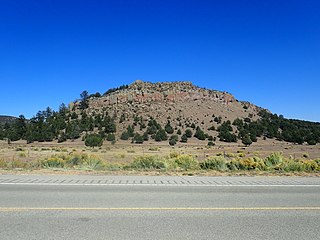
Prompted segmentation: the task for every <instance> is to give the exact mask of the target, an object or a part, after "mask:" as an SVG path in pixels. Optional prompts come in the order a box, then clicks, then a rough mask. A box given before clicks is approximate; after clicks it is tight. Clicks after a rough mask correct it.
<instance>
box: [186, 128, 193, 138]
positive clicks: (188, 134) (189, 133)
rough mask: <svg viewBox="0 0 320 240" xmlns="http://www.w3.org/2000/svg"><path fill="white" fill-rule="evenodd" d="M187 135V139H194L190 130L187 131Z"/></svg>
mask: <svg viewBox="0 0 320 240" xmlns="http://www.w3.org/2000/svg"><path fill="white" fill-rule="evenodd" d="M185 135H186V136H187V138H191V137H192V131H191V130H190V129H187V130H186V132H185Z"/></svg>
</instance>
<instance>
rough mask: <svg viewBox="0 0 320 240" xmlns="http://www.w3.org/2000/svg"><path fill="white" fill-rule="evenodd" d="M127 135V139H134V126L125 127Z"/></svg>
mask: <svg viewBox="0 0 320 240" xmlns="http://www.w3.org/2000/svg"><path fill="white" fill-rule="evenodd" d="M127 133H128V135H129V137H134V126H131V125H129V126H128V127H127Z"/></svg>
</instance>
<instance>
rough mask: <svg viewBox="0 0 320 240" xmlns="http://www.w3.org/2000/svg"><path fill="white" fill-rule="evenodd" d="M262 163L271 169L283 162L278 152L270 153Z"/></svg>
mask: <svg viewBox="0 0 320 240" xmlns="http://www.w3.org/2000/svg"><path fill="white" fill-rule="evenodd" d="M264 162H265V165H266V166H267V167H273V166H276V165H279V164H281V163H282V162H283V156H282V154H281V153H279V152H276V153H272V154H271V155H269V156H267V157H266V158H265V160H264Z"/></svg>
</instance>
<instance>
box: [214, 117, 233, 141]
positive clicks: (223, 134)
mask: <svg viewBox="0 0 320 240" xmlns="http://www.w3.org/2000/svg"><path fill="white" fill-rule="evenodd" d="M217 130H218V132H219V135H218V137H219V138H220V141H224V142H237V136H236V135H235V134H233V133H232V126H231V122H230V121H229V120H228V121H226V122H223V123H222V124H221V126H219V127H218V129H217Z"/></svg>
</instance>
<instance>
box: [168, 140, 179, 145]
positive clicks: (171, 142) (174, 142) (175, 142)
mask: <svg viewBox="0 0 320 240" xmlns="http://www.w3.org/2000/svg"><path fill="white" fill-rule="evenodd" d="M176 144H177V141H176V140H174V139H170V140H169V145H170V146H174V145H176Z"/></svg>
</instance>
